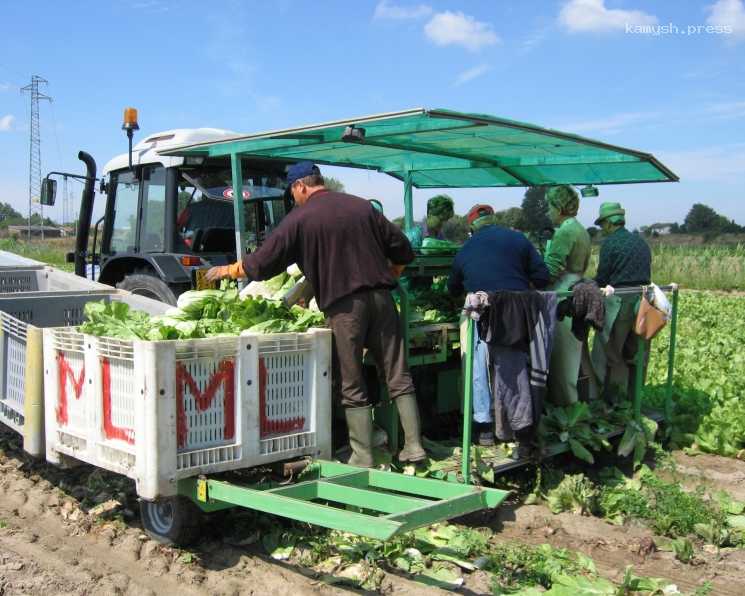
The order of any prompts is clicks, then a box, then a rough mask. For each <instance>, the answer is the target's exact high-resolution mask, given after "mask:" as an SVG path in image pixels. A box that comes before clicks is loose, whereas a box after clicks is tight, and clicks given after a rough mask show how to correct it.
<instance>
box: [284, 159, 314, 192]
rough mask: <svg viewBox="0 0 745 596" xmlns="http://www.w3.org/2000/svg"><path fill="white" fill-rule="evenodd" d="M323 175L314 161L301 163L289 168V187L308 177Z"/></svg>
mask: <svg viewBox="0 0 745 596" xmlns="http://www.w3.org/2000/svg"><path fill="white" fill-rule="evenodd" d="M313 174H318V175H320V174H321V170H319V169H318V166H317V165H316V164H314V163H313V162H312V161H299V162H297V163H295V164H292V165H291V166H290V167H289V168H287V186H288V187H290V186H292V185H293V184H295V182H297V181H298V180H300V179H301V178H305V177H306V176H312V175H313Z"/></svg>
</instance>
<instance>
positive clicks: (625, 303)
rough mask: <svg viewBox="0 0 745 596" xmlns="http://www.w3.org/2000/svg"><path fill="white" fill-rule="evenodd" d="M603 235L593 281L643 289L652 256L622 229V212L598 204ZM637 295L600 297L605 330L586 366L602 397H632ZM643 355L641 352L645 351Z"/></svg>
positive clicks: (617, 207)
mask: <svg viewBox="0 0 745 596" xmlns="http://www.w3.org/2000/svg"><path fill="white" fill-rule="evenodd" d="M595 225H597V226H600V229H601V231H602V233H603V237H604V240H603V244H602V246H601V247H600V259H599V261H598V272H597V274H596V275H595V281H596V282H597V284H598V285H599V286H612V287H614V288H623V287H638V286H646V285H648V284H649V282H650V281H651V277H652V252H651V251H650V249H649V245H648V244H647V243H646V242H645V241H644V238H642V237H641V236H640V235H639V234H632V233H631V232H629V231H628V230H627V229H626V211H625V210H624V208H623V207H622V206H621V204H620V203H603V204H602V205H600V213H599V214H598V218H597V219H596V220H595ZM638 307H639V295H638V294H632V295H625V296H621V295H615V294H614V295H610V296H608V297H607V298H606V299H605V328H604V329H603V332H602V333H599V334H596V335H595V343H594V344H593V347H592V362H593V365H594V368H595V372H596V373H597V375H598V376H599V377H600V380H601V381H602V383H603V385H604V392H603V396H604V398H605V399H606V400H607V401H611V402H612V401H616V400H618V399H619V398H623V397H625V396H628V397H629V398H631V399H632V400H633V398H634V377H635V374H636V353H637V350H638V349H639V338H638V337H637V335H636V334H635V333H634V322H635V321H636V311H637V309H638ZM645 354H646V355H647V356H648V355H649V351H648V350H647V351H646V353H645Z"/></svg>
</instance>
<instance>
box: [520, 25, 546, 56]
mask: <svg viewBox="0 0 745 596" xmlns="http://www.w3.org/2000/svg"><path fill="white" fill-rule="evenodd" d="M546 37H548V27H544V28H542V29H536V30H535V31H533V32H532V33H531V34H530V35H528V36H527V37H526V38H525V39H523V40H522V42H521V43H520V50H521V51H522V52H530V51H531V50H533V49H534V48H537V47H538V46H539V45H541V44H542V43H543V41H544V40H545V39H546Z"/></svg>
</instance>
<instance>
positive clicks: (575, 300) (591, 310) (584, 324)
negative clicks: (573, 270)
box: [557, 279, 605, 342]
mask: <svg viewBox="0 0 745 596" xmlns="http://www.w3.org/2000/svg"><path fill="white" fill-rule="evenodd" d="M569 289H570V290H572V297H571V298H566V299H564V300H562V301H561V302H560V303H559V306H558V309H557V317H558V319H559V320H560V321H561V320H562V319H564V317H571V318H572V333H573V334H574V336H575V337H576V338H577V339H578V340H579V341H583V342H584V341H587V335H588V333H589V332H590V327H594V328H595V329H596V330H598V331H602V329H603V326H604V325H605V296H603V293H602V292H601V291H600V288H599V287H598V284H597V283H595V282H594V281H593V280H591V279H581V280H579V281H578V282H576V283H575V284H574V285H572V286H571V287H570V288H569Z"/></svg>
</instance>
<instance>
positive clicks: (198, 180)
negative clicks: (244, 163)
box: [176, 167, 286, 254]
mask: <svg viewBox="0 0 745 596" xmlns="http://www.w3.org/2000/svg"><path fill="white" fill-rule="evenodd" d="M284 187H285V183H284V177H283V176H282V175H279V174H267V173H262V172H257V171H255V170H253V169H252V168H247V167H245V168H244V175H243V207H244V211H243V212H244V220H245V226H246V242H247V244H248V245H249V247H255V246H256V245H257V244H260V243H261V242H262V241H263V240H264V238H265V237H266V234H267V233H269V232H271V231H272V230H273V229H274V228H275V227H276V226H277V225H278V224H279V222H280V221H281V219H282V218H283V217H284V216H285V215H286V207H285V201H284ZM176 224H177V227H178V233H179V236H180V240H181V242H180V244H181V245H182V248H186V249H189V250H190V251H192V252H195V253H210V252H218V253H222V254H225V253H234V252H235V234H234V231H235V216H234V213H233V188H232V181H231V171H230V168H225V167H209V168H203V169H198V168H195V169H193V170H186V169H185V170H184V171H183V172H182V175H181V179H180V181H179V192H178V215H177V218H176Z"/></svg>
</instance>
